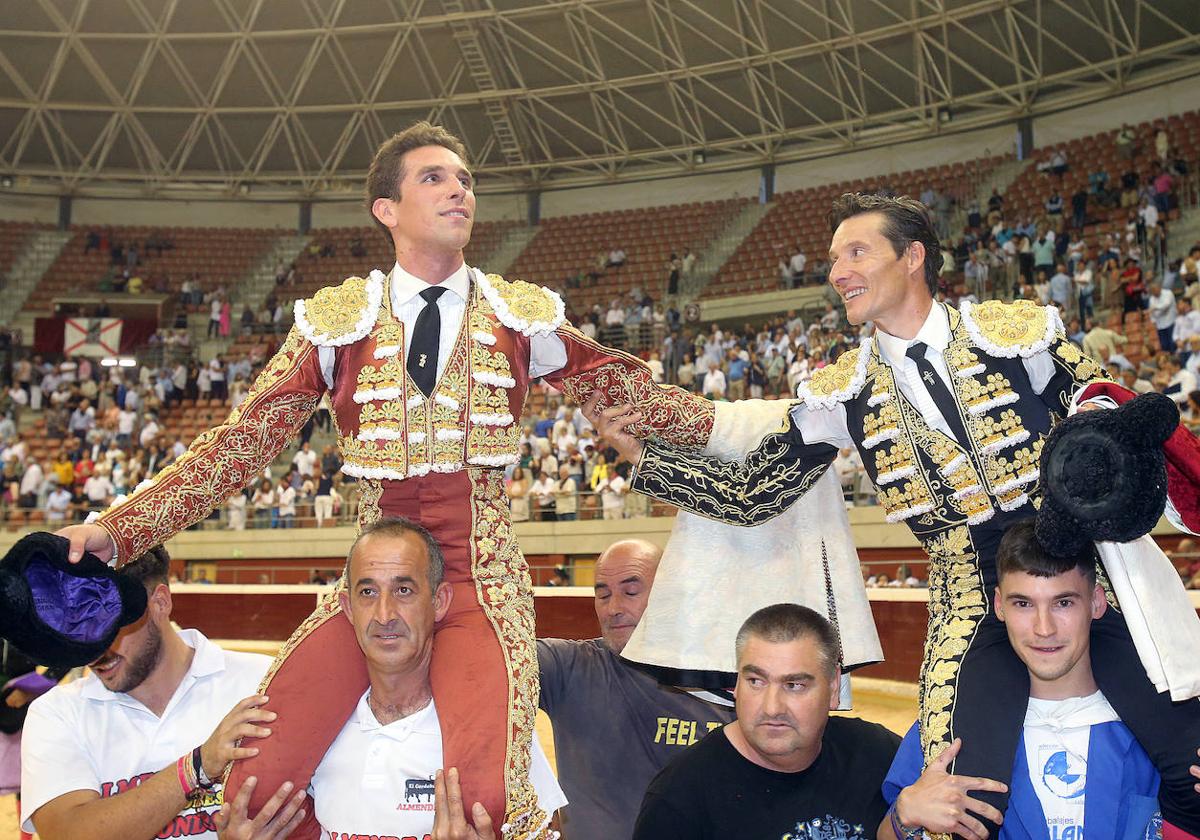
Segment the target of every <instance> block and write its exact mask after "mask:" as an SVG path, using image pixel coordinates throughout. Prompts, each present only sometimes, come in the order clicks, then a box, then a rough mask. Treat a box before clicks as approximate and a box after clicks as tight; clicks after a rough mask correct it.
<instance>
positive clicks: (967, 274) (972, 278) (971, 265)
mask: <svg viewBox="0 0 1200 840" xmlns="http://www.w3.org/2000/svg"><path fill="white" fill-rule="evenodd" d="M987 275H988V270H987V266H986V265H984V264H983V263H982V262H980V261H979V252H978V251H972V252H971V255H970V256H969V257H968V258H967V262H966V265H964V266H963V279H964V280H965V281H966V284H967V292H968V293H969V294H972V295H974V296H975V299H976V300H983V299H984V289H985V287H986V286H987Z"/></svg>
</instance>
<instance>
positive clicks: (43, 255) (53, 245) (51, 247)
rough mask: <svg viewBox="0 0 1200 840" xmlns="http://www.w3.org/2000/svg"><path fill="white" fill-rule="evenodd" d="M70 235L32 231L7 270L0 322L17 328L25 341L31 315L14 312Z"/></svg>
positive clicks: (30, 335) (29, 332) (28, 338)
mask: <svg viewBox="0 0 1200 840" xmlns="http://www.w3.org/2000/svg"><path fill="white" fill-rule="evenodd" d="M71 236H72V234H71V232H70V231H65V230H38V231H34V232H33V233H32V234H31V235H30V237H29V239H28V241H27V242H26V243H25V247H24V249H23V250H22V251H21V253H20V254H19V255H18V256H17V258H16V259H15V260H14V261H13V266H12V270H11V271H10V272H9V273H8V277H7V282H6V283H5V286H4V294H3V295H0V324H6V325H9V326H11V327H15V328H17V329H20V330H21V332H22V334H23V335H24V336H25V340H26V341H27V342H32V341H33V317H32V316H30V317H27V318H23V319H22V318H19V317H17V316H18V313H20V311H21V307H22V306H24V305H25V300H26V299H27V298H28V297H29V294H30V292H32V291H33V290H34V288H35V287H36V286H37V284H38V282H39V281H40V280H41V279H42V277H44V276H45V274H46V271H47V270H48V269H49V268H50V266H51V265H53V264H54V261H55V260H56V259H58V255H59V254H61V253H62V250H63V248H64V247H65V246H66V244H67V243H68V242H69V241H70V240H71ZM26 322H27V323H26Z"/></svg>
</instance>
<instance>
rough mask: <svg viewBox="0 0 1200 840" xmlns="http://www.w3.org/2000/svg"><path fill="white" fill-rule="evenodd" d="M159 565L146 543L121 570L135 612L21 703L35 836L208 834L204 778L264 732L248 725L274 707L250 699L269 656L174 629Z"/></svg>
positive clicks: (27, 826)
mask: <svg viewBox="0 0 1200 840" xmlns="http://www.w3.org/2000/svg"><path fill="white" fill-rule="evenodd" d="M169 565H170V559H169V558H168V556H167V553H166V551H164V550H163V549H162V548H161V547H156V548H154V549H152V550H151V551H149V552H147V553H146V554H145V555H143V556H142V557H140V558H138V559H136V560H134V561H133V562H131V563H129V564H127V565H126V566H124V567H123V568H122V569H121V572H120V573H121V574H122V575H128V576H130V577H132V578H133V579H135V580H138V581H140V582H141V583H143V584H144V585H145V587H146V589H147V592H148V595H149V601H148V604H147V606H146V614H145V616H143V618H142V619H141V620H140V621H138V622H136V623H134V624H131V625H128V626H127V627H125V628H124V629H123V630H122V631H121V633H120V635H118V636H117V639H116V641H114V642H113V645H112V647H111V648H109V650H108V651H106V652H105V653H104V655H103V656H101V657H100V658H99V659H98V660H96V662H94V663H93V664H92V666H91V667H92V672H91V674H90V675H89V676H87V677H85V678H84V679H81V680H77V681H75V682H72V683H68V684H66V685H61V686H58V687H56V688H53V689H51V690H50V691H49V692H47V693H46V694H45V695H43V696H42V697H39V698H38V699H37V700H34V701H33V703H32V704H31V705H30V707H29V715H28V717H27V718H26V720H25V729H24V736H23V739H22V744H21V806H22V810H23V812H24V821H23V823H22V826H21V827H22V829H23V830H24V831H29V832H32V831H34V830H35V829H36V831H37V833H38V836H39V837H40V838H41V840H76V838H78V839H79V840H83V838H86V840H152V838H154V837H192V838H206V840H216V838H217V833H216V830H215V827H214V824H213V815H214V813H215V812H216V811H217V809H218V807H219V806H220V802H221V795H220V788H219V785H218V784H217V783H216V781H215V780H219V779H220V778H221V775H222V774H223V773H224V771H225V768H226V767H227V766H228V764H229V763H230V762H231V761H233V760H234V759H237V758H244V757H248V756H251V755H254V754H255V753H256V752H257V750H256V749H253V748H250V747H238V746H237V742H238V739H239V738H241V737H243V736H256V737H264V736H266V735H268V734H269V733H270V730H268V729H264V728H262V727H261V726H259V725H258V724H260V723H269V722H270V721H271V720H272V719H273V717H274V716H273V715H272V714H270V713H269V712H266V711H265V710H263V709H261V708H259V707H260V706H261V704H262V702H263V701H265V700H266V698H265V697H258V696H254V695H255V692H256V691H257V689H258V684H259V682H260V681H261V680H262V678H263V675H264V674H265V673H266V671H267V667H268V666H269V665H270V664H271V660H270V658H269V657H266V656H259V655H257V654H249V653H235V652H232V651H224V650H221V648H219V647H217V646H216V645H214V644H213V643H212V642H210V641H208V640H207V639H206V638H204V636H203V635H201V634H200V633H199V632H198V631H196V630H181V631H176V630H175V629H174V628H173V627H172V626H171V591H170V589H169V588H168V585H167V574H168V568H169ZM243 698H245V699H243ZM230 709H232V711H230ZM205 738H207V739H208V740H204V739H205ZM197 758H198V759H199V765H200V768H201V771H202V773H203V776H197V774H196V773H195V764H194V763H193V762H195V760H196V759H197ZM184 762H186V766H185V764H184ZM302 802H303V798H302V797H295V798H294V799H293V801H290V802H289V803H288V805H289V809H288V810H287V813H286V814H285V813H284V812H280V816H281V817H283V818H284V819H283V823H282V824H281V826H282V825H283V824H286V823H287V821H288V820H289V819H296V817H297V816H298V812H297V811H295V810H294V809H297V808H299V805H300V804H301V803H302ZM262 836H266V835H262Z"/></svg>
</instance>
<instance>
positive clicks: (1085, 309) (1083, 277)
mask: <svg viewBox="0 0 1200 840" xmlns="http://www.w3.org/2000/svg"><path fill="white" fill-rule="evenodd" d="M1095 277H1096V264H1095V263H1094V262H1092V261H1091V260H1088V261H1087V262H1083V261H1080V262H1079V264H1078V265H1077V266H1076V267H1075V275H1074V277H1073V278H1072V280H1073V282H1074V283H1075V294H1076V295H1077V296H1078V300H1079V318H1080V320H1081V321H1087V319H1088V318H1090V317H1092V315H1093V314H1094V313H1095V309H1096V307H1095V297H1096V280H1095Z"/></svg>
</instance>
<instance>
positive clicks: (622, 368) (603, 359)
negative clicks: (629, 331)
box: [546, 325, 715, 449]
mask: <svg viewBox="0 0 1200 840" xmlns="http://www.w3.org/2000/svg"><path fill="white" fill-rule="evenodd" d="M557 334H558V336H559V338H561V339H562V341H563V345H564V346H565V347H566V350H567V363H566V365H564V366H563V367H562V368H561V369H560V370H557V371H555V372H554V373H552V374H549V375H548V376H546V381H547V382H549V383H550V384H551V385H553V386H554V387H556V388H558V389H560V390H562V391H563V392H564V393H565V394H566V395H567V396H568V397H570V398H571V399H572V400H574V401H575V402H577V403H580V404H583V403H584V402H587V400H588V399H590V398H591V396H592V394H593V393H594V392H595V391H600V392H601V396H600V403H599V406H600V408H601V409H604V408H609V407H610V406H614V405H620V404H622V403H631V404H632V405H635V406H637V408H638V410H639V411H641V413H642V415H643V416H644V418H645V419H644V420H641V421H639V422H638V423H635V424H633V425H631V426H628V427H627V429H628V431H629V432H630V433H631V434H633V435H635V436H637V437H639V438H643V439H647V438H652V439H656V440H659V441H663V442H665V443H668V444H672V445H674V446H678V447H689V448H693V449H702V448H703V447H704V445H705V444H706V443H708V436H709V434H711V433H712V427H713V418H714V416H715V414H714V409H713V404H712V403H711V402H709V401H708V400H706V399H704V398H703V397H699V396H697V395H695V394H691V393H688V392H687V391H685V390H683V389H682V388H677V387H675V386H674V385H658V384H656V383H655V382H654V377H653V375H652V374H651V372H650V368H649V367H648V366H647V365H646V363H645V362H643V361H642V360H641V359H639V358H637V357H636V356H631V355H629V354H628V353H623V352H621V351H620V350H612V349H610V348H608V347H605V346H603V345H601V344H598V343H596V342H595V341H593V340H592V339H590V338H588V337H587V336H586V335H584V334H583V333H581V332H579V330H577V329H575V328H574V327H571V326H569V325H566V326H563V327H559V329H558V331H557Z"/></svg>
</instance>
